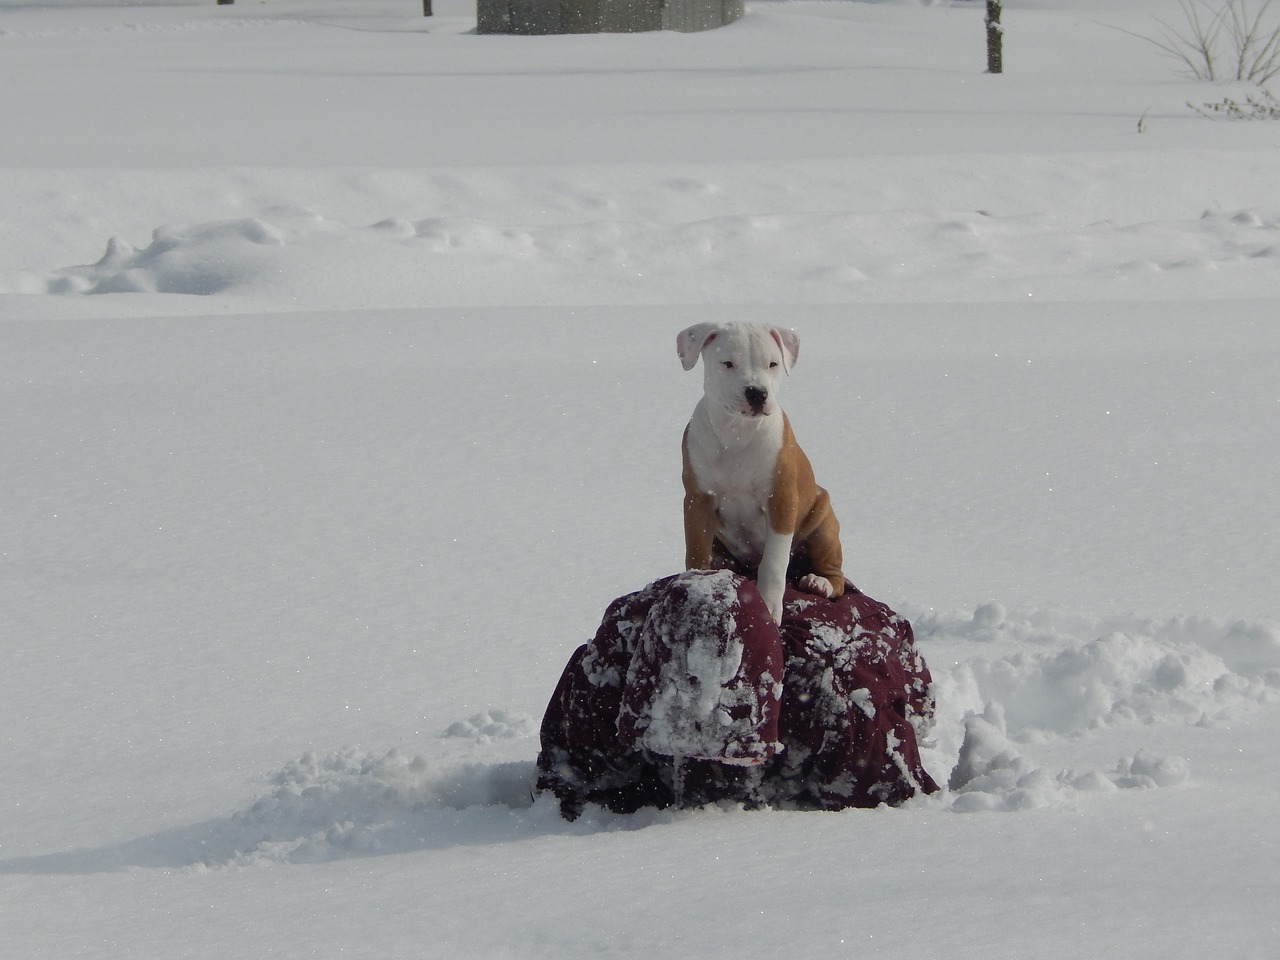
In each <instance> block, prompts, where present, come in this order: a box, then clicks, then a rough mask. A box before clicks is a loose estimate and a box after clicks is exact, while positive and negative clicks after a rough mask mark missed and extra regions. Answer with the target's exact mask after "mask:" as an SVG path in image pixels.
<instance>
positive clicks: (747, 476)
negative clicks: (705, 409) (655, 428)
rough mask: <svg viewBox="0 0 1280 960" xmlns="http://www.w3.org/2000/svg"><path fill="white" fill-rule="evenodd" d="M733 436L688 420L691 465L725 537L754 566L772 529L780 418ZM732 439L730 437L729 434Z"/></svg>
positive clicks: (735, 553) (744, 560)
mask: <svg viewBox="0 0 1280 960" xmlns="http://www.w3.org/2000/svg"><path fill="white" fill-rule="evenodd" d="M770 420H772V421H773V422H772V423H769V424H760V425H759V428H758V429H753V430H751V431H750V432H748V433H746V434H743V435H738V436H734V437H729V438H724V437H720V436H717V435H716V434H715V433H714V432H713V431H712V430H710V429H708V428H707V425H706V424H705V423H702V424H699V421H698V418H697V416H695V417H694V420H693V421H692V422H691V424H690V434H689V465H690V466H691V467H692V469H693V475H694V477H695V478H696V480H697V483H698V486H699V487H700V488H701V489H702V490H703V491H704V492H706V493H709V494H711V495H712V497H714V498H715V507H716V516H717V518H718V520H719V528H720V529H719V536H720V540H721V542H722V543H723V544H724V545H725V546H726V547H727V548H728V549H729V551H730V552H731V553H732V554H733V555H734V556H735V557H737V558H738V559H739V560H740V561H742V562H743V563H745V564H749V565H751V566H755V565H757V564H759V563H760V560H761V558H762V557H763V556H764V547H765V540H766V538H767V537H768V535H769V514H768V506H769V498H770V497H771V496H772V494H773V484H774V472H775V466H776V464H777V459H778V450H779V448H780V446H781V430H780V429H779V428H780V427H781V423H782V418H781V416H780V415H779V416H777V417H776V418H770ZM726 439H728V441H729V442H728V443H726V442H725V440H726Z"/></svg>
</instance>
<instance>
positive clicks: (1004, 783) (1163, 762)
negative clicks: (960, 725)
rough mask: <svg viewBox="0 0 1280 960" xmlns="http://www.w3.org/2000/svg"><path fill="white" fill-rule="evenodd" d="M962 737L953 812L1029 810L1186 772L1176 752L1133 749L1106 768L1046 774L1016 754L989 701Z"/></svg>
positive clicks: (1159, 782) (1175, 780) (1161, 782)
mask: <svg viewBox="0 0 1280 960" xmlns="http://www.w3.org/2000/svg"><path fill="white" fill-rule="evenodd" d="M964 731H965V732H964V742H963V744H962V746H961V748H960V757H959V761H958V762H957V764H956V766H955V768H954V769H953V770H952V772H951V779H950V781H949V782H948V784H947V786H948V787H949V788H950V793H949V802H950V809H951V810H953V811H955V812H956V813H974V812H979V811H1015V810H1034V809H1037V808H1041V807H1050V806H1065V805H1069V804H1071V803H1072V802H1073V800H1074V799H1075V797H1076V796H1077V795H1079V794H1081V793H1099V792H1109V791H1114V790H1119V789H1132V788H1146V787H1173V786H1177V785H1178V784H1181V783H1183V782H1185V781H1186V780H1187V779H1188V777H1189V776H1190V772H1191V771H1190V764H1189V763H1188V762H1187V761H1186V760H1184V759H1182V758H1181V757H1170V756H1159V755H1155V754H1152V753H1149V752H1147V751H1138V752H1137V753H1135V754H1134V755H1133V756H1131V757H1125V758H1122V759H1121V760H1120V761H1119V762H1118V763H1117V764H1116V766H1115V769H1113V770H1110V771H1103V770H1093V769H1091V770H1071V769H1066V770H1060V771H1059V772H1057V773H1056V774H1055V773H1050V772H1049V771H1048V770H1046V769H1044V768H1043V767H1039V766H1036V765H1034V764H1033V763H1031V762H1030V761H1028V760H1027V759H1026V758H1024V757H1023V756H1021V755H1020V754H1019V753H1018V751H1017V750H1016V749H1015V748H1014V746H1013V744H1012V743H1011V742H1010V740H1009V738H1008V734H1007V731H1006V727H1005V716H1004V711H1003V710H1002V709H1001V708H1000V706H999V705H998V704H995V703H989V704H987V706H986V709H985V710H983V712H982V713H981V714H973V713H970V714H969V715H967V716H966V717H965V721H964Z"/></svg>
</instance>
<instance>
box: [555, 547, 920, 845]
mask: <svg viewBox="0 0 1280 960" xmlns="http://www.w3.org/2000/svg"><path fill="white" fill-rule="evenodd" d="M785 603H786V607H785V613H784V616H783V620H782V625H781V627H778V626H776V625H775V624H774V623H773V621H772V620H771V619H770V617H769V613H768V610H767V609H766V608H765V605H764V601H763V600H762V599H761V597H760V594H759V592H758V591H757V590H756V586H755V584H754V583H752V582H751V581H750V580H748V579H747V578H745V577H742V576H739V575H737V574H734V573H731V572H729V571H723V570H722V571H715V572H707V571H691V572H689V573H684V574H680V575H678V576H674V577H667V578H666V579H663V580H659V581H657V582H655V583H652V584H650V585H649V586H647V587H645V588H644V589H643V590H640V591H638V592H636V593H633V594H630V595H628V596H625V597H621V598H620V599H618V600H615V601H614V602H613V603H612V604H610V605H609V608H608V610H607V611H606V612H605V616H604V620H603V622H602V623H601V624H600V629H599V630H598V631H597V632H596V635H595V638H594V639H593V640H592V641H591V642H590V643H588V644H585V645H583V646H581V647H579V648H578V650H577V651H576V652H575V653H574V654H573V656H572V657H571V658H570V660H569V663H568V665H567V666H566V667H565V670H564V673H563V674H562V675H561V677H560V683H559V684H558V685H557V687H556V690H555V693H554V694H553V695H552V697H551V702H550V704H548V706H547V712H546V714H545V716H544V717H543V720H542V732H541V733H542V750H541V753H540V754H539V756H538V772H539V777H538V788H539V789H540V790H549V791H551V792H553V793H554V794H555V795H556V796H557V797H558V798H559V800H560V809H561V812H562V813H563V814H564V816H565V817H566V818H568V819H570V820H572V819H574V818H576V817H577V816H578V815H579V813H581V811H582V808H583V805H584V804H586V803H588V802H591V803H599V804H602V805H604V806H606V807H608V808H610V809H612V810H615V811H618V812H630V811H633V810H636V809H638V808H640V807H643V806H656V807H666V806H672V805H675V806H698V805H701V804H704V803H708V802H713V801H718V800H729V801H735V802H741V803H745V804H747V805H750V806H761V805H772V806H781V807H791V808H806V809H824V810H839V809H843V808H845V807H874V806H877V805H878V804H881V803H887V804H899V803H901V802H903V801H904V800H906V799H908V798H909V797H912V796H914V795H915V794H917V793H932V792H934V791H935V790H937V789H938V788H937V785H936V784H935V783H934V782H933V780H932V779H931V778H930V777H929V774H928V773H927V772H925V770H924V768H923V766H921V763H920V754H919V750H918V748H917V745H916V731H917V728H918V727H922V726H924V727H927V726H928V725H929V723H930V722H931V720H932V715H933V701H932V699H931V697H930V694H929V672H928V670H927V668H926V667H925V665H924V660H923V659H922V658H921V656H920V654H919V653H918V652H917V650H916V648H915V642H914V638H913V636H912V633H911V625H910V624H909V623H908V622H907V621H906V620H904V619H902V618H901V617H899V616H897V615H896V614H895V613H893V611H892V610H890V609H889V608H888V607H886V606H885V605H884V604H882V603H879V602H877V601H875V600H872V599H871V598H870V597H868V596H866V595H865V594H863V593H861V592H859V591H858V590H856V589H854V588H852V587H851V588H849V590H848V591H847V592H846V593H845V594H844V596H842V597H841V598H840V599H839V600H834V601H832V600H826V599H822V598H820V597H813V596H810V595H808V594H803V593H800V592H798V591H796V590H794V589H793V588H791V587H788V588H787V593H786V597H785Z"/></svg>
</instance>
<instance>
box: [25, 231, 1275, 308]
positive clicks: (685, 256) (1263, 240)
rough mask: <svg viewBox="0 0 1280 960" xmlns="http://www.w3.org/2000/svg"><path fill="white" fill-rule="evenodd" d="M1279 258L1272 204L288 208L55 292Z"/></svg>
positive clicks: (1126, 284)
mask: <svg viewBox="0 0 1280 960" xmlns="http://www.w3.org/2000/svg"><path fill="white" fill-rule="evenodd" d="M1277 261H1280V216H1272V215H1269V214H1267V213H1263V212H1258V211H1255V210H1236V211H1225V212H1210V213H1205V214H1204V215H1203V216H1201V217H1199V218H1197V219H1193V220H1168V221H1152V222H1147V223H1136V224H1120V223H1113V222H1109V221H1103V222H1095V223H1088V224H1082V223H1072V222H1069V221H1064V220H1062V219H1060V218H1058V217H1054V216H1051V215H1048V214H1036V215H1021V216H997V215H994V214H991V213H988V212H982V211H959V212H957V211H954V210H946V209H932V208H926V209H904V210H885V211H835V212H804V213H786V214H780V213H772V212H759V213H734V214H728V215H718V216H710V217H706V218H702V219H695V220H688V221H680V220H675V221H658V220H640V219H632V220H605V219H601V220H586V219H579V220H573V221H568V222H556V223H534V222H523V223H521V222H506V221H502V220H489V219H481V218H474V217H457V216H440V217H428V218H425V219H417V220H410V219H405V218H403V217H396V216H391V217H387V218H384V219H382V220H379V221H377V222H376V223H373V224H372V225H370V226H364V227H352V226H348V225H346V224H343V223H340V222H338V221H336V220H333V219H329V218H327V217H326V216H325V215H323V214H321V213H319V212H315V211H312V210H304V209H292V208H284V209H275V208H272V209H267V210H265V211H263V212H261V213H260V214H258V215H256V216H251V217H247V218H242V219H237V220H220V221H212V222H206V223H196V224H179V225H167V226H161V227H159V228H158V229H156V230H155V231H154V233H153V236H152V240H151V243H150V244H148V245H147V246H145V247H142V248H137V247H134V246H133V245H131V244H130V243H128V242H126V241H125V240H123V239H120V238H112V239H111V240H110V242H109V243H108V245H107V251H106V253H105V255H104V256H103V257H102V259H101V260H99V261H98V262H97V263H96V264H92V265H88V266H72V267H66V268H62V269H58V270H55V271H54V272H53V273H51V274H50V275H49V276H48V277H46V278H45V279H44V281H43V292H46V293H53V294H101V293H122V292H124V293H139V292H141V293H156V292H158V293H176V294H191V295H201V296H208V295H213V294H226V293H235V294H240V295H253V296H266V297H281V296H283V297H285V298H287V299H290V300H293V301H295V302H297V303H298V304H300V305H306V304H310V305H314V306H319V305H323V306H325V307H329V308H332V307H337V306H357V305H358V306H362V307H371V306H380V307H400V306H413V305H419V304H421V303H424V302H425V303H432V304H436V305H490V304H502V303H505V302H506V301H505V300H504V299H502V297H503V293H502V291H511V290H517V291H519V294H518V296H519V298H520V300H521V302H522V303H528V302H532V300H537V301H539V302H549V303H559V302H575V303H577V302H599V303H615V304H616V303H651V302H664V303H690V302H704V301H707V300H712V301H717V302H733V303H737V302H741V301H742V300H743V298H744V296H745V297H747V298H748V299H753V300H756V299H758V300H761V301H762V302H771V303H776V302H787V301H794V302H806V303H838V302H846V301H848V300H849V299H850V298H853V299H855V300H860V299H868V298H875V299H881V300H882V299H886V298H887V299H890V300H899V299H903V298H906V299H917V298H923V299H927V300H933V299H938V298H944V299H948V300H952V299H955V298H956V296H957V291H965V293H964V294H963V299H969V300H989V299H993V298H994V299H1005V298H1008V297H1018V298H1022V297H1025V296H1026V295H1027V294H1028V292H1033V293H1037V294H1039V295H1042V296H1047V295H1050V294H1054V293H1058V294H1060V293H1062V292H1063V291H1066V290H1071V291H1075V293H1076V295H1077V296H1079V291H1080V288H1081V284H1084V285H1086V286H1088V285H1102V286H1104V287H1105V292H1106V294H1107V295H1108V296H1117V295H1120V296H1124V297H1128V296H1138V297H1155V298H1157V299H1161V298H1168V297H1169V296H1177V295H1181V294H1182V293H1186V292H1189V291H1190V290H1192V289H1194V290H1196V291H1199V292H1200V293H1201V294H1203V293H1204V285H1205V284H1206V283H1207V282H1209V278H1210V277H1211V276H1213V275H1219V282H1221V283H1222V284H1223V290H1224V292H1226V291H1229V292H1230V294H1231V295H1233V296H1240V295H1247V294H1249V293H1250V292H1253V293H1256V294H1257V295H1264V294H1266V293H1269V292H1270V289H1271V288H1270V286H1269V285H1270V283H1271V279H1272V275H1273V273H1274V270H1275V265H1276V263H1277ZM655 277H661V278H662V283H661V285H660V286H655V283H654V278H655ZM754 278H759V279H754ZM744 283H745V284H746V287H745V288H744ZM37 289H39V285H37ZM1102 292H1103V291H1102V290H1099V291H1098V295H1101V294H1102ZM495 298H497V299H495Z"/></svg>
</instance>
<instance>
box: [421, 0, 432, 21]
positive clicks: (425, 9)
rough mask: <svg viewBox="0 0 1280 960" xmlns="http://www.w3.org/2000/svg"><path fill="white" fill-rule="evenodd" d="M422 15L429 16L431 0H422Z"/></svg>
mask: <svg viewBox="0 0 1280 960" xmlns="http://www.w3.org/2000/svg"><path fill="white" fill-rule="evenodd" d="M422 15H423V16H424V17H429V16H431V0H422Z"/></svg>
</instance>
